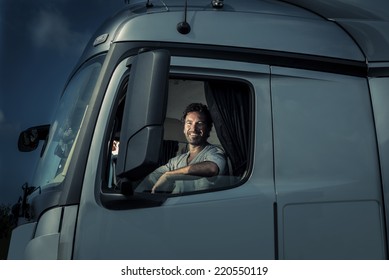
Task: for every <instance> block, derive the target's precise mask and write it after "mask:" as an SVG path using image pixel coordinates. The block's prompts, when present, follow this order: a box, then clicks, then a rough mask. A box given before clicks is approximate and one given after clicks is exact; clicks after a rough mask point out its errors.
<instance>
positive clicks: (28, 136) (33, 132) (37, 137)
mask: <svg viewBox="0 0 389 280" xmlns="http://www.w3.org/2000/svg"><path fill="white" fill-rule="evenodd" d="M49 131H50V125H48V124H47V125H40V126H34V127H30V128H28V129H26V130H24V131H22V132H21V133H20V135H19V139H18V149H19V151H20V152H31V151H34V150H35V149H36V148H38V145H39V141H41V140H46V139H47V136H48V135H49Z"/></svg>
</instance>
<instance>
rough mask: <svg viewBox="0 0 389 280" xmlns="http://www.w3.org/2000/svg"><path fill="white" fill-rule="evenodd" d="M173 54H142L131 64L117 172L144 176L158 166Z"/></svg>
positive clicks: (161, 51)
mask: <svg viewBox="0 0 389 280" xmlns="http://www.w3.org/2000/svg"><path fill="white" fill-rule="evenodd" d="M169 67H170V53H169V52H168V51H166V50H152V51H148V52H143V53H140V54H139V55H138V57H137V59H136V61H135V62H134V63H133V65H132V66H131V73H130V80H129V83H128V89H127V94H126V104H125V107H124V114H123V123H122V129H121V134H120V151H119V155H118V160H117V168H116V174H117V175H118V176H120V177H127V178H131V179H138V178H142V177H143V176H145V175H146V174H148V173H149V172H150V171H152V170H154V169H155V168H156V167H157V163H158V159H159V151H160V147H161V143H162V138H163V123H164V119H165V115H166V107H167V92H168V90H167V89H168V74H169Z"/></svg>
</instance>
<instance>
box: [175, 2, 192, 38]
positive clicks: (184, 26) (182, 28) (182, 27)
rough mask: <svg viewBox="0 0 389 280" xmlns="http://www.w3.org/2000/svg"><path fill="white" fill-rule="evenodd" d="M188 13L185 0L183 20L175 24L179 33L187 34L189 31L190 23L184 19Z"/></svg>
mask: <svg viewBox="0 0 389 280" xmlns="http://www.w3.org/2000/svg"><path fill="white" fill-rule="evenodd" d="M187 13H188V0H185V13H184V21H182V22H180V23H179V24H177V31H178V32H180V33H181V34H188V33H189V32H190V25H189V23H188V22H187V21H186V16H187Z"/></svg>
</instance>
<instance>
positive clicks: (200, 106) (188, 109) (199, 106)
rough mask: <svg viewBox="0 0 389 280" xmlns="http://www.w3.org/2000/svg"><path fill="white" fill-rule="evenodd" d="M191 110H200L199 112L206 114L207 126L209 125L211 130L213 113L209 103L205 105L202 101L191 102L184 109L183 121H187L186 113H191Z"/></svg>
mask: <svg viewBox="0 0 389 280" xmlns="http://www.w3.org/2000/svg"><path fill="white" fill-rule="evenodd" d="M191 112H198V113H201V114H204V116H205V119H206V123H207V126H208V127H209V130H211V129H212V117H211V113H210V112H209V110H208V107H207V105H204V104H201V103H191V104H189V105H188V106H187V107H186V109H185V111H184V113H183V115H182V121H183V122H184V121H185V118H186V115H187V114H188V113H191Z"/></svg>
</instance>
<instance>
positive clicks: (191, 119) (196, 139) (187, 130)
mask: <svg viewBox="0 0 389 280" xmlns="http://www.w3.org/2000/svg"><path fill="white" fill-rule="evenodd" d="M184 134H185V137H186V140H187V141H188V143H189V144H191V145H194V146H201V145H204V144H205V143H206V141H207V139H208V137H209V128H208V125H207V123H206V117H205V116H204V114H202V113H199V112H189V113H188V114H187V115H186V117H185V123H184Z"/></svg>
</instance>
